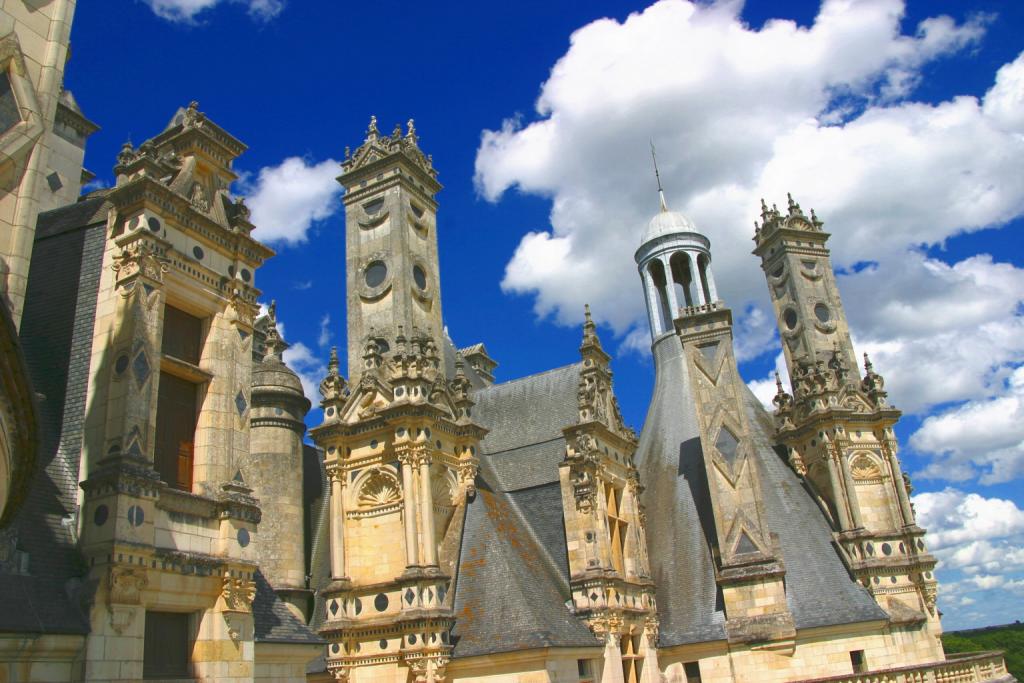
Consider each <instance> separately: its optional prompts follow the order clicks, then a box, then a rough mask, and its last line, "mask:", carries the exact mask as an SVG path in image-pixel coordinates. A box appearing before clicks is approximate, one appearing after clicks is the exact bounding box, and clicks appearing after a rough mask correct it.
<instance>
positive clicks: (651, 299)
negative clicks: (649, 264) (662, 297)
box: [640, 267, 665, 337]
mask: <svg viewBox="0 0 1024 683" xmlns="http://www.w3.org/2000/svg"><path fill="white" fill-rule="evenodd" d="M640 279H641V281H642V282H643V283H644V302H645V303H646V304H647V319H648V320H650V322H651V334H652V336H654V337H657V336H658V335H659V334H662V333H663V332H664V331H665V330H664V329H662V325H661V324H660V323H659V320H660V319H661V303H660V302H659V301H658V291H657V288H656V287H655V286H654V280H653V278H652V277H651V274H650V272H649V271H648V270H647V268H646V267H645V268H643V269H642V270H641V271H640Z"/></svg>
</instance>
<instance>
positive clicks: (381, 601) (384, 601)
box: [373, 593, 388, 612]
mask: <svg viewBox="0 0 1024 683" xmlns="http://www.w3.org/2000/svg"><path fill="white" fill-rule="evenodd" d="M373 608H374V609H376V610H377V611H378V612H383V611H384V610H386V609H387V608H388V596H386V595H384V594H383V593H377V597H375V598H374V599H373Z"/></svg>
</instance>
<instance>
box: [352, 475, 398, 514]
mask: <svg viewBox="0 0 1024 683" xmlns="http://www.w3.org/2000/svg"><path fill="white" fill-rule="evenodd" d="M401 498H402V493H401V487H400V486H399V485H398V480H397V479H396V478H395V477H394V475H392V474H390V473H388V472H385V471H383V470H375V471H374V472H373V473H371V474H370V475H369V476H368V477H367V478H366V481H364V482H363V486H362V488H360V489H359V497H358V503H359V507H360V508H361V509H364V510H365V509H369V508H377V507H381V506H384V505H391V504H392V503H397V502H398V501H399V500H401Z"/></svg>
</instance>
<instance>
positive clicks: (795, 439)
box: [754, 197, 942, 661]
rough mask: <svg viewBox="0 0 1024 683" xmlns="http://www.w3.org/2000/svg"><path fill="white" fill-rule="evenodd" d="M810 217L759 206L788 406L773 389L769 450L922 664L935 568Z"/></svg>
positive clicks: (930, 631)
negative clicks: (804, 491) (781, 456)
mask: <svg viewBox="0 0 1024 683" xmlns="http://www.w3.org/2000/svg"><path fill="white" fill-rule="evenodd" d="M822 226H823V223H822V222H821V221H820V220H818V218H817V216H815V214H814V212H813V211H811V213H810V216H805V215H804V213H803V211H802V210H801V208H800V205H799V204H797V203H796V202H795V201H793V199H792V197H789V203H788V208H787V212H786V214H782V212H780V211H779V210H777V209H776V208H775V207H774V206H773V207H772V208H771V209H769V208H768V207H767V206H766V205H765V204H764V202H762V206H761V223H760V224H759V225H758V224H755V227H756V231H755V235H754V242H755V244H756V247H755V249H754V254H756V255H757V256H759V257H760V258H761V267H762V269H763V270H764V272H765V276H766V278H767V280H768V290H769V293H770V294H771V298H772V304H773V306H774V309H775V315H776V318H777V320H778V326H779V334H780V336H781V338H782V340H783V344H782V346H783V349H784V350H785V357H786V364H787V367H788V370H789V379H790V385H791V387H792V391H793V393H792V395H790V394H789V393H787V392H786V391H784V389H783V387H782V382H781V380H780V381H778V394H777V396H776V397H775V405H776V438H777V439H778V441H779V442H780V443H782V444H784V445H785V446H786V447H788V450H789V459H790V464H791V466H792V467H793V469H794V470H796V471H797V473H798V474H800V475H801V476H802V477H803V478H804V479H805V481H807V483H808V485H809V486H810V487H811V488H812V489H813V490H814V492H815V493H816V495H818V496H819V497H820V498H821V499H822V501H823V503H824V507H825V509H826V510H827V512H828V514H829V516H830V518H831V523H832V525H833V528H834V530H835V535H836V541H837V545H838V546H839V547H840V548H841V549H842V555H843V559H844V561H845V562H846V563H847V565H848V566H849V568H850V571H851V572H852V573H853V575H854V576H855V577H856V578H857V580H858V581H860V582H861V583H862V584H863V585H864V587H865V588H866V589H868V591H870V592H871V593H872V595H874V597H875V599H876V601H877V602H878V604H879V605H880V606H881V607H882V608H883V609H885V610H886V611H887V612H888V613H889V615H890V618H891V620H892V622H893V624H894V627H895V628H897V629H899V630H901V631H904V632H906V633H907V637H908V638H910V639H911V641H912V647H910V648H908V650H910V651H911V652H912V653H913V654H915V655H916V656H918V657H919V658H920V660H921V661H924V660H928V659H935V658H937V657H938V658H941V657H942V646H941V642H940V641H939V638H938V636H939V633H940V624H939V617H938V612H937V610H936V607H935V596H936V581H935V576H934V574H933V572H934V569H935V562H936V561H935V558H934V557H933V556H932V555H931V554H929V553H928V552H927V550H926V548H925V542H924V529H922V528H920V527H919V526H917V523H916V521H915V518H914V510H913V507H912V506H911V504H910V496H909V493H910V483H909V478H908V477H907V475H906V474H904V473H903V471H902V469H901V468H900V461H899V457H898V455H897V452H898V443H897V441H896V436H895V434H894V432H893V425H895V424H896V421H897V420H898V419H899V417H900V412H899V411H898V410H896V409H895V408H893V407H892V406H891V405H889V403H888V402H887V400H886V392H885V383H884V380H883V379H882V377H881V376H880V375H879V374H877V373H876V372H875V371H874V369H873V367H872V365H871V363H870V361H868V359H867V356H866V355H865V358H864V360H865V366H864V370H865V374H864V376H863V377H861V375H860V373H859V371H858V367H857V363H856V361H855V355H854V351H853V344H852V342H851V341H850V333H849V326H848V325H847V321H846V315H845V314H844V313H843V307H842V303H841V301H840V298H839V290H838V288H837V287H836V280H835V275H834V273H833V270H832V265H831V262H830V259H829V250H828V249H827V248H826V246H825V244H826V242H827V241H828V238H829V234H828V233H827V232H824V231H823V230H822Z"/></svg>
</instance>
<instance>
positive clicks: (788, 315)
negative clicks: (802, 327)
mask: <svg viewBox="0 0 1024 683" xmlns="http://www.w3.org/2000/svg"><path fill="white" fill-rule="evenodd" d="M782 319H783V320H784V321H785V322H786V327H788V328H789V329H791V330H792V329H793V328H794V327H796V323H797V318H796V311H794V310H793V309H792V308H787V309H786V312H785V313H783V314H782Z"/></svg>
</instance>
